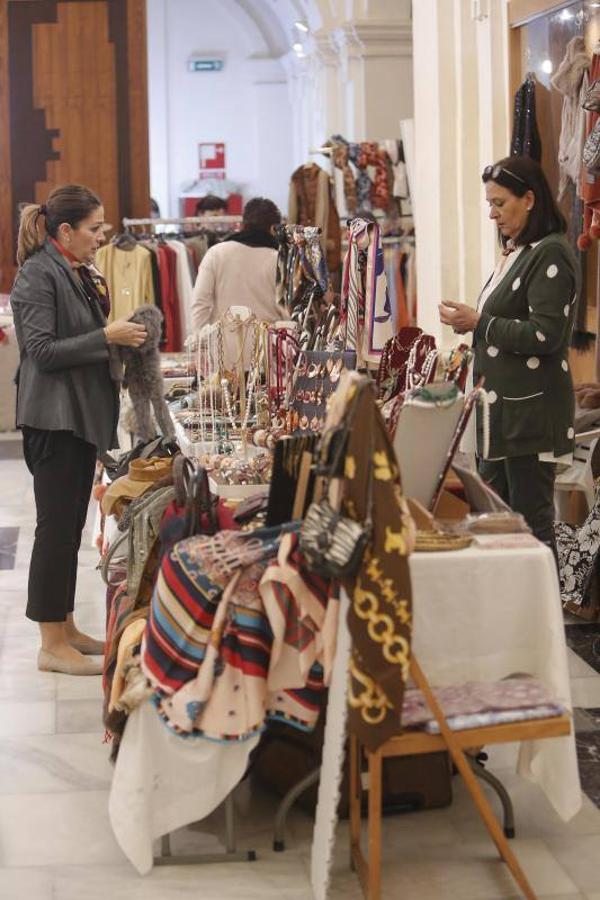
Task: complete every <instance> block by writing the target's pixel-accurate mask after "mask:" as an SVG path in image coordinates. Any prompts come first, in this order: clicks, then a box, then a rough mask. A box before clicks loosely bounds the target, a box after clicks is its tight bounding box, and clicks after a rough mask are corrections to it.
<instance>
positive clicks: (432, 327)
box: [413, 0, 508, 345]
mask: <svg viewBox="0 0 600 900" xmlns="http://www.w3.org/2000/svg"><path fill="white" fill-rule="evenodd" d="M484 6H485V4H479V5H478V6H473V5H472V3H471V0H452V2H450V0H419V2H418V3H414V4H413V60H414V85H415V87H414V108H415V146H416V148H417V152H416V161H415V176H414V184H413V197H414V214H415V227H416V238H417V294H418V323H419V325H420V326H421V327H422V328H424V329H425V330H426V331H428V332H429V333H431V334H433V335H435V337H436V339H437V340H438V342H440V343H441V344H442V345H444V344H445V345H448V344H454V343H456V341H457V339H456V337H455V336H454V335H453V334H452V332H451V331H450V330H449V329H445V328H442V326H441V325H440V323H439V318H438V310H437V305H438V303H439V302H440V300H442V299H456V300H459V301H462V302H465V303H471V304H475V302H476V300H477V297H478V294H479V291H480V289H481V286H482V283H483V281H484V280H485V278H487V275H489V273H490V271H491V269H492V268H493V265H494V260H495V254H496V249H495V239H494V230H493V228H492V226H491V225H490V223H489V221H488V218H487V207H486V204H485V201H484V193H483V187H482V183H481V172H482V170H483V167H484V165H486V164H487V163H490V162H493V161H494V160H495V159H498V158H499V157H501V156H504V155H506V153H507V152H508V138H507V136H508V124H507V123H508V116H507V113H508V104H507V84H508V74H507V73H508V52H507V24H506V0H498V2H497V3H496V2H494V3H490V4H488V5H487V7H486V8H485V10H484V9H483V7H484ZM478 13H479V14H480V17H479V18H478V16H477V14H478Z"/></svg>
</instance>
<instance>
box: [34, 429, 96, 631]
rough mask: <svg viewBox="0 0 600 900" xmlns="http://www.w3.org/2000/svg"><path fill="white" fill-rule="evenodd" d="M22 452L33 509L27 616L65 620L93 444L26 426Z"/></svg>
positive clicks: (73, 582)
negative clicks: (26, 468)
mask: <svg viewBox="0 0 600 900" xmlns="http://www.w3.org/2000/svg"><path fill="white" fill-rule="evenodd" d="M23 451H24V455H25V462H26V463H27V467H28V469H29V471H30V472H31V473H32V475H33V489H34V493H35V506H36V512H37V522H36V528H35V540H34V543H33V552H32V554H31V563H30V565H29V585H28V599H27V612H26V614H27V617H28V618H29V619H33V620H34V622H64V621H65V620H66V618H67V615H68V614H69V613H72V612H73V607H74V604H75V587H76V583H77V555H78V553H79V547H80V545H81V533H82V531H83V528H84V525H85V520H86V517H87V510H88V504H89V500H90V493H91V490H92V485H93V482H94V471H95V466H96V447H95V446H94V445H93V444H88V443H87V441H82V440H81V439H80V438H77V437H75V436H74V435H73V434H72V433H71V432H70V431H40V430H39V429H36V428H24V429H23Z"/></svg>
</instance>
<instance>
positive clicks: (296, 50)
mask: <svg viewBox="0 0 600 900" xmlns="http://www.w3.org/2000/svg"><path fill="white" fill-rule="evenodd" d="M292 50H293V51H294V53H296V54H297V55H298V56H300V55H301V54H302V53H304V47H303V46H302V44H301V43H300V41H296V43H295V44H292Z"/></svg>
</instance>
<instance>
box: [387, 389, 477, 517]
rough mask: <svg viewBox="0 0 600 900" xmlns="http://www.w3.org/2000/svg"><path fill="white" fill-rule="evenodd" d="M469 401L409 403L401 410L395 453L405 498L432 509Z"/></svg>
mask: <svg viewBox="0 0 600 900" xmlns="http://www.w3.org/2000/svg"><path fill="white" fill-rule="evenodd" d="M464 404H465V398H464V396H463V395H462V394H458V396H456V397H455V398H454V399H453V400H451V401H449V402H448V403H444V404H443V405H442V404H441V403H439V404H436V403H425V402H422V401H418V400H408V401H406V402H405V403H404V405H403V406H402V408H401V409H400V416H399V418H398V425H397V427H396V434H395V437H394V450H395V452H396V458H397V460H398V465H399V467H400V471H401V472H402V489H403V491H404V494H405V496H407V497H410V498H411V499H414V500H418V501H419V503H421V504H422V506H424V507H425V509H429V508H430V506H431V502H432V500H433V498H434V495H435V492H436V488H437V485H438V481H439V476H440V473H441V472H442V471H443V470H444V466H445V464H446V460H447V456H448V450H449V448H450V445H451V443H452V438H453V436H454V434H455V432H456V427H457V425H458V423H459V421H460V417H461V414H462V412H463V408H464Z"/></svg>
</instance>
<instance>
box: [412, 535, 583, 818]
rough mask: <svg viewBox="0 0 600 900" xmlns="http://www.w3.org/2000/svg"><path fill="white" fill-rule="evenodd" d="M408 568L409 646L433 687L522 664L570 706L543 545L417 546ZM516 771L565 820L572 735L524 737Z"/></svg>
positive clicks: (555, 597)
mask: <svg viewBox="0 0 600 900" xmlns="http://www.w3.org/2000/svg"><path fill="white" fill-rule="evenodd" d="M410 571H411V578H412V587H413V616H414V632H413V641H414V643H413V646H414V649H415V653H416V654H417V656H418V659H419V662H420V664H421V667H422V669H423V671H424V672H425V674H426V676H427V678H428V679H429V681H430V682H431V684H432V685H433V686H440V687H441V686H446V685H451V684H460V683H463V682H466V681H492V680H496V679H500V678H505V677H506V676H507V675H510V674H513V673H516V672H520V673H527V674H529V675H532V676H533V677H535V678H538V679H539V680H540V681H542V682H543V683H544V684H545V685H546V686H547V687H548V689H549V690H550V693H551V695H552V697H553V698H554V699H555V700H558V701H559V702H560V703H562V704H564V705H565V706H566V707H567V708H569V709H570V708H571V692H570V685H569V668H568V662H567V647H566V641H565V629H564V622H563V614H562V607H561V602H560V594H559V589H558V580H557V577H556V569H555V565H554V559H553V556H552V553H551V552H550V550H549V549H548V548H546V547H543V546H542V545H541V544H540V545H539V546H538V547H526V548H522V549H490V548H486V549H482V548H481V547H477V546H474V545H472V546H471V547H469V548H467V549H466V550H458V551H453V552H444V553H442V552H437V553H415V554H413V555H412V556H411V559H410ZM517 770H518V772H519V774H521V775H524V776H525V777H527V778H529V779H530V780H532V781H534V782H536V783H537V784H539V786H540V787H541V788H542V790H543V791H544V793H545V794H546V796H547V797H548V799H549V800H550V802H551V803H552V805H553V806H554V808H555V810H556V811H557V813H558V814H559V815H560V816H561V817H562V818H563V819H565V820H568V819H570V818H571V817H572V816H574V815H575V814H576V813H577V812H578V810H579V809H580V807H581V788H580V783H579V772H578V767H577V754H576V750H575V737H574V734H571V735H570V736H568V737H562V738H553V739H551V740H544V741H532V742H528V743H525V744H522V745H521V748H520V753H519V762H518V767H517ZM517 813H518V811H517ZM517 826H518V820H517Z"/></svg>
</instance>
